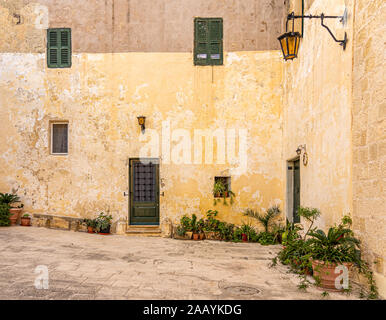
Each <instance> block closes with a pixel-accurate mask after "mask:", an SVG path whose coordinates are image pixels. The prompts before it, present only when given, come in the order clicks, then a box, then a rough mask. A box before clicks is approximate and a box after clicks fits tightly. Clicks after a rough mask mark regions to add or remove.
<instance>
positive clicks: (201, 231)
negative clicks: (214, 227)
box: [197, 218, 205, 240]
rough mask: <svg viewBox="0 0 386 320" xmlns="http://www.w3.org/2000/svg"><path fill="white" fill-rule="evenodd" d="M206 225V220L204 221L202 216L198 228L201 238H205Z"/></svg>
mask: <svg viewBox="0 0 386 320" xmlns="http://www.w3.org/2000/svg"><path fill="white" fill-rule="evenodd" d="M204 227H205V221H204V219H202V218H201V219H200V220H199V221H198V222H197V230H198V234H199V238H200V240H204V239H205V233H204Z"/></svg>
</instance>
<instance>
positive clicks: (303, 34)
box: [302, 0, 304, 38]
mask: <svg viewBox="0 0 386 320" xmlns="http://www.w3.org/2000/svg"><path fill="white" fill-rule="evenodd" d="M302 16H304V0H302ZM303 35H304V18H303V19H302V38H303Z"/></svg>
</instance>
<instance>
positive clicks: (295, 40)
mask: <svg viewBox="0 0 386 320" xmlns="http://www.w3.org/2000/svg"><path fill="white" fill-rule="evenodd" d="M305 18H307V19H321V22H322V27H324V28H326V29H327V31H328V32H329V33H330V35H331V36H332V38H333V39H334V40H335V42H338V43H339V44H340V45H341V46H342V47H343V50H345V49H346V45H347V33H346V32H345V33H344V39H343V40H338V39H337V38H336V37H335V36H334V34H333V33H332V32H331V30H330V28H329V27H328V26H326V25H325V24H324V19H340V22H342V23H343V25H345V24H346V22H347V9H346V10H345V11H344V14H343V16H326V15H325V14H324V13H322V14H321V15H320V16H313V15H312V14H310V15H307V16H305V15H301V16H296V15H295V13H294V12H292V13H291V14H289V15H288V17H287V22H286V28H285V32H286V33H284V34H283V35H281V36H280V37H279V38H278V40H279V42H280V47H281V50H282V52H283V56H284V60H286V61H287V60H293V59H295V58H297V56H298V51H299V44H300V38H303V35H302V34H300V33H299V32H295V31H294V29H295V19H305ZM290 20H292V31H291V32H288V22H289V21H290Z"/></svg>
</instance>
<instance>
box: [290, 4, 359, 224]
mask: <svg viewBox="0 0 386 320" xmlns="http://www.w3.org/2000/svg"><path fill="white" fill-rule="evenodd" d="M346 2H347V6H348V9H349V12H350V13H351V19H350V21H349V22H348V24H347V25H346V26H345V27H343V25H342V24H341V23H339V22H338V20H327V21H326V24H328V25H329V26H330V28H331V30H332V31H333V32H334V34H336V36H337V38H342V37H343V35H344V32H347V34H348V38H349V39H350V42H349V43H348V46H347V49H346V51H343V49H342V47H340V46H339V45H338V44H337V43H335V42H334V40H333V39H332V38H331V36H330V35H329V34H328V32H327V30H325V29H324V28H323V27H322V26H321V25H320V19H313V20H309V19H306V20H305V26H304V38H303V39H302V41H301V44H300V49H299V56H298V58H297V59H295V60H293V61H292V62H286V63H285V73H284V87H285V91H286V94H285V98H284V99H285V102H284V111H283V113H284V115H283V117H284V146H283V154H284V160H290V159H292V158H294V157H296V149H297V147H298V146H299V145H301V144H306V146H307V153H308V156H309V161H308V165H307V166H304V165H303V164H301V168H300V175H301V179H300V181H301V187H300V193H301V195H300V198H301V200H300V203H301V204H302V205H303V206H311V207H316V208H319V209H320V210H321V212H322V216H321V218H320V219H319V221H318V223H319V227H322V228H325V227H328V226H331V225H332V224H334V223H335V222H339V221H340V219H341V217H342V216H343V215H344V214H347V213H350V212H352V181H351V175H352V168H351V158H352V149H351V125H352V124H351V104H352V70H351V67H352V49H351V46H352V38H353V37H352V12H353V7H352V5H350V3H351V2H352V1H346ZM344 8H345V1H343V0H327V1H326V0H323V1H317V0H316V1H314V2H313V4H312V6H311V7H310V9H309V10H307V11H306V12H305V13H306V14H308V13H311V14H313V15H317V14H321V13H323V12H324V13H325V14H328V15H342V14H343V12H344ZM283 162H284V161H283ZM283 166H285V163H283Z"/></svg>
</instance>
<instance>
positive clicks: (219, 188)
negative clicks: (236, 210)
mask: <svg viewBox="0 0 386 320" xmlns="http://www.w3.org/2000/svg"><path fill="white" fill-rule="evenodd" d="M213 196H214V200H213V204H214V205H217V203H218V202H219V201H220V198H223V204H224V205H225V206H227V205H228V202H227V198H228V197H229V198H230V203H231V204H233V202H234V197H235V196H236V195H235V193H234V192H232V191H231V190H228V187H227V186H226V185H225V183H224V182H223V181H221V180H218V181H216V183H215V184H214V186H213Z"/></svg>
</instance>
